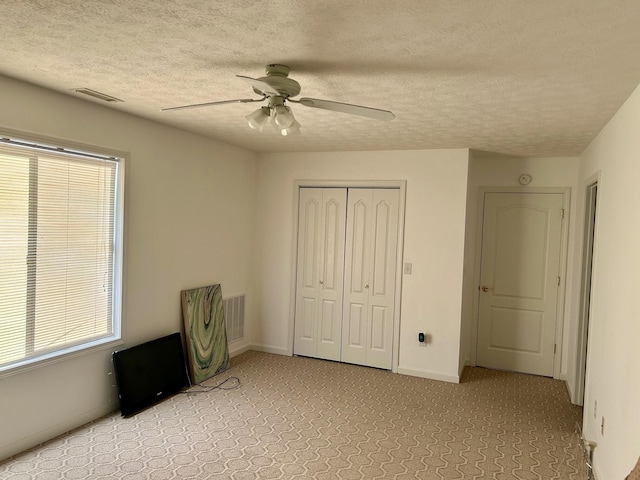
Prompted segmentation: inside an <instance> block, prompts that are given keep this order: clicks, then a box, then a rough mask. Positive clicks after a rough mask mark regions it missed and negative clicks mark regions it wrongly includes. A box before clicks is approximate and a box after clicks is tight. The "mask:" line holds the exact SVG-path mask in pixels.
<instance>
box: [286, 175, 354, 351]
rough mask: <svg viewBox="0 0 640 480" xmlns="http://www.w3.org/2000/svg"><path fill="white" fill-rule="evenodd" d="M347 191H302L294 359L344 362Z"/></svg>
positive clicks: (316, 189)
mask: <svg viewBox="0 0 640 480" xmlns="http://www.w3.org/2000/svg"><path fill="white" fill-rule="evenodd" d="M346 200H347V190H346V189H345V188H301V189H300V199H299V202H300V203H299V214H298V215H299V218H298V264H297V276H296V312H295V326H294V328H295V341H294V353H295V354H296V355H306V356H312V357H318V358H324V359H327V360H340V347H341V341H340V339H341V334H342V331H341V325H342V291H343V284H344V235H345V221H346V220H345V214H346Z"/></svg>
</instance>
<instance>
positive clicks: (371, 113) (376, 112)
mask: <svg viewBox="0 0 640 480" xmlns="http://www.w3.org/2000/svg"><path fill="white" fill-rule="evenodd" d="M289 101H291V102H295V103H301V104H302V105H304V106H306V107H313V108H322V109H324V110H331V111H333V112H342V113H349V114H351V115H360V116H361V117H369V118H374V119H376V120H387V121H388V120H393V119H394V118H396V116H395V115H394V114H393V113H392V112H390V111H389V110H380V109H378V108H371V107H362V106H360V105H352V104H350V103H340V102H332V101H330V100H319V99H317V98H301V99H300V100H291V99H289Z"/></svg>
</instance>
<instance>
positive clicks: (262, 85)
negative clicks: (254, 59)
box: [236, 75, 280, 95]
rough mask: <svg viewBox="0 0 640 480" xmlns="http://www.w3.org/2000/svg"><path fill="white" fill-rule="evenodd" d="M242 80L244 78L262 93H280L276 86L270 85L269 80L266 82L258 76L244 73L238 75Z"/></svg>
mask: <svg viewBox="0 0 640 480" xmlns="http://www.w3.org/2000/svg"><path fill="white" fill-rule="evenodd" d="M236 77H238V78H239V79H240V80H244V81H245V82H247V83H248V84H249V85H251V86H252V87H253V88H254V90H256V91H258V92H260V93H262V94H267V93H268V94H271V95H280V92H278V91H277V90H276V89H275V88H273V87H272V86H271V85H269V84H268V83H267V82H264V81H262V80H260V79H257V78H251V77H245V76H244V75H236Z"/></svg>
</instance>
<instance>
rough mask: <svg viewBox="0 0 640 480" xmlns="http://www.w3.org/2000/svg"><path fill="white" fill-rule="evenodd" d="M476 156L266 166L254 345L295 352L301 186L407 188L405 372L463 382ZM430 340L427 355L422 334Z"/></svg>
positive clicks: (399, 155) (355, 157)
mask: <svg viewBox="0 0 640 480" xmlns="http://www.w3.org/2000/svg"><path fill="white" fill-rule="evenodd" d="M467 165H468V151H467V150H463V149H458V150H428V151H389V152H339V153H335V152H334V153H280V154H263V155H261V156H260V159H259V167H258V171H259V185H258V194H257V206H256V211H257V231H256V245H255V248H256V252H257V253H258V258H257V264H258V268H259V273H258V276H257V284H258V285H259V286H260V291H259V294H258V296H259V301H260V312H261V318H260V326H259V331H257V332H256V335H255V336H254V340H255V342H256V344H255V346H256V347H258V348H262V349H264V350H268V351H274V352H280V353H288V354H290V353H291V345H292V343H291V342H292V331H293V330H292V324H293V316H292V309H291V303H292V285H293V282H294V280H295V278H294V266H293V264H294V260H295V257H294V255H295V235H294V228H293V226H294V223H295V211H296V208H295V207H296V196H295V195H296V192H295V191H294V182H295V180H406V181H407V188H406V209H405V220H406V222H405V232H404V262H411V263H412V264H413V273H412V275H404V276H403V281H402V300H401V319H400V348H399V365H398V371H399V372H401V373H406V374H411V375H417V376H424V377H429V378H438V379H443V380H449V381H457V380H458V368H459V343H460V316H461V295H462V264H463V245H464V228H465V209H466V194H467V186H466V185H467ZM419 330H424V331H425V332H426V333H428V334H429V335H430V336H431V343H429V345H428V346H427V347H421V346H419V344H418V342H417V335H418V331H419Z"/></svg>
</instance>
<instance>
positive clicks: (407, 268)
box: [404, 262, 413, 275]
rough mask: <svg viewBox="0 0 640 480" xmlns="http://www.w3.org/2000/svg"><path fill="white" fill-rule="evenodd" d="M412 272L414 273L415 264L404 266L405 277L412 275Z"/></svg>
mask: <svg viewBox="0 0 640 480" xmlns="http://www.w3.org/2000/svg"><path fill="white" fill-rule="evenodd" d="M412 271H413V264H411V263H408V262H405V264H404V274H405V275H411V272H412Z"/></svg>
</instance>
